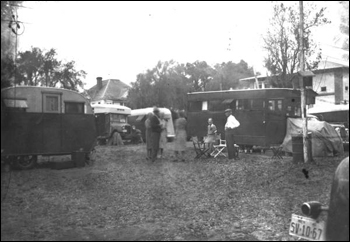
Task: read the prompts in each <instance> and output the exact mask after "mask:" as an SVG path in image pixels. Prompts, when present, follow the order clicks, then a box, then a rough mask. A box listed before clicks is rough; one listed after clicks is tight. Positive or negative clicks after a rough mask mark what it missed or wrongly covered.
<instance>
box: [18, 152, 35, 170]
mask: <svg viewBox="0 0 350 242" xmlns="http://www.w3.org/2000/svg"><path fill="white" fill-rule="evenodd" d="M36 163H37V156H36V155H23V156H18V157H17V159H16V160H15V167H16V168H17V169H20V170H29V169H32V168H33V167H34V166H35V165H36Z"/></svg>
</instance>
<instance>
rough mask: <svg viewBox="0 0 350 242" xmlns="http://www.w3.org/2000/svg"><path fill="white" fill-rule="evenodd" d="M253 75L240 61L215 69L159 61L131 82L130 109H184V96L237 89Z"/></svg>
mask: <svg viewBox="0 0 350 242" xmlns="http://www.w3.org/2000/svg"><path fill="white" fill-rule="evenodd" d="M253 74H254V73H253V70H252V68H251V67H248V64H247V63H246V62H245V61H243V60H241V61H240V62H239V63H238V64H235V63H232V62H228V63H222V64H216V65H215V66H214V67H212V66H210V65H208V64H207V63H206V62H205V61H195V62H194V63H186V64H180V63H177V62H175V61H173V60H170V61H165V62H161V61H159V62H158V63H157V65H156V66H155V67H154V68H152V69H150V70H147V71H146V72H145V73H140V74H138V75H137V80H136V82H133V83H131V89H130V90H129V96H128V100H129V103H130V104H129V105H130V107H131V108H133V109H136V108H144V107H151V106H159V107H168V108H170V109H174V110H181V109H186V106H187V93H189V92H198V91H217V90H227V89H230V88H236V87H238V86H239V82H238V80H239V79H241V78H245V77H251V76H252V75H253Z"/></svg>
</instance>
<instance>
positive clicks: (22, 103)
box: [4, 99, 28, 108]
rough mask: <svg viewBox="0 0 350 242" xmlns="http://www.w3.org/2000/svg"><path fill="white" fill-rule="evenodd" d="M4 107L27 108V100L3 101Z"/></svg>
mask: <svg viewBox="0 0 350 242" xmlns="http://www.w3.org/2000/svg"><path fill="white" fill-rule="evenodd" d="M4 102H5V106H6V107H10V108H28V104H27V100H15V99H4Z"/></svg>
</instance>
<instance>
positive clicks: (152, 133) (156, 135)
mask: <svg viewBox="0 0 350 242" xmlns="http://www.w3.org/2000/svg"><path fill="white" fill-rule="evenodd" d="M186 125H187V121H186V119H185V115H184V112H182V111H180V112H179V118H177V119H176V120H175V125H174V126H175V140H174V150H175V160H174V161H178V160H181V161H185V150H186V139H187V133H186ZM145 127H146V147H147V159H149V160H152V161H153V162H154V161H155V160H156V159H157V158H158V153H160V154H159V157H160V158H162V156H163V152H164V149H165V146H166V143H167V120H166V119H165V118H164V113H161V112H160V110H159V109H158V108H156V107H155V108H154V109H153V113H149V114H148V115H147V119H146V121H145Z"/></svg>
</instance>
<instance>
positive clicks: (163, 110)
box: [131, 107, 171, 116]
mask: <svg viewBox="0 0 350 242" xmlns="http://www.w3.org/2000/svg"><path fill="white" fill-rule="evenodd" d="M158 109H159V111H160V112H161V113H164V115H171V111H170V110H169V109H167V108H158ZM148 113H153V108H152V107H151V108H141V109H133V110H131V116H138V115H147V114H148Z"/></svg>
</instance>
